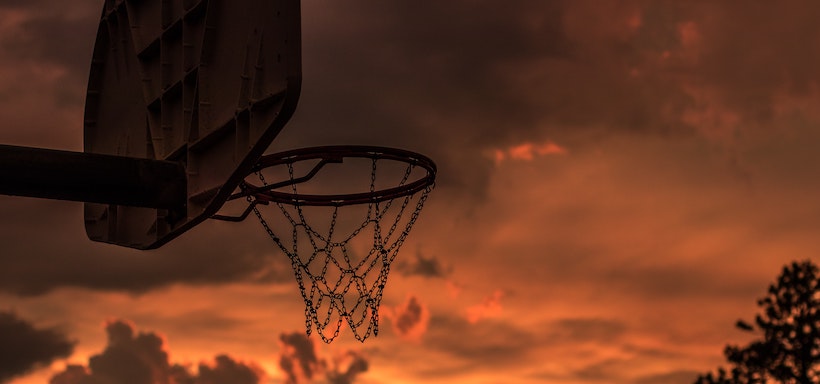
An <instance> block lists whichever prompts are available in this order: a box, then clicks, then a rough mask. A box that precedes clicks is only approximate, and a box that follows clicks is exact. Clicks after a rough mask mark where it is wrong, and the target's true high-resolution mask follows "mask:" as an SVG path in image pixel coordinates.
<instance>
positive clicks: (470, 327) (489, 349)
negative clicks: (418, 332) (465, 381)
mask: <svg viewBox="0 0 820 384" xmlns="http://www.w3.org/2000/svg"><path fill="white" fill-rule="evenodd" d="M539 340H540V338H539V337H538V333H537V332H536V330H534V329H524V328H521V327H517V326H515V325H512V324H509V323H506V322H500V321H494V320H486V321H482V322H478V323H475V324H471V323H469V322H468V321H467V320H466V319H464V318H461V317H453V316H443V315H434V316H432V317H431V318H430V326H429V331H428V337H426V338H425V343H426V344H427V345H429V346H430V347H431V348H433V349H435V350H440V351H443V352H445V353H448V354H450V355H453V356H457V357H458V358H460V359H463V360H465V361H466V363H465V366H464V367H463V370H464V371H470V370H471V369H477V368H480V367H484V366H498V365H507V364H516V363H518V364H521V363H526V361H527V357H528V356H530V354H531V353H532V352H533V351H534V348H535V347H536V346H537V345H538V343H539Z"/></svg>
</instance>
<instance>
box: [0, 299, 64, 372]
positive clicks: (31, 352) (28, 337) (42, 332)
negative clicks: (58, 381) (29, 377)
mask: <svg viewBox="0 0 820 384" xmlns="http://www.w3.org/2000/svg"><path fill="white" fill-rule="evenodd" d="M0 345H2V348H0V382H5V381H7V380H9V379H11V378H13V377H15V376H21V375H24V374H26V373H28V372H30V371H32V370H34V369H36V368H39V367H43V366H47V365H48V364H51V362H53V361H54V360H57V359H60V358H66V357H68V356H70V355H71V353H72V351H73V350H74V342H72V341H70V340H68V338H67V337H66V335H64V334H63V333H62V332H60V331H58V330H56V329H43V328H37V327H35V326H34V324H32V323H30V322H28V321H26V320H23V319H21V318H19V317H17V315H16V314H14V313H9V312H0Z"/></svg>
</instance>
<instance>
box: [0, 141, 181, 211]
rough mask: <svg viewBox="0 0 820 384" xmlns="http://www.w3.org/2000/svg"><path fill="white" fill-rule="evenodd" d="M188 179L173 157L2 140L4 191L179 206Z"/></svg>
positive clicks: (1, 181) (0, 161)
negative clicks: (104, 152)
mask: <svg viewBox="0 0 820 384" xmlns="http://www.w3.org/2000/svg"><path fill="white" fill-rule="evenodd" d="M186 180H187V179H186V176H185V167H184V166H183V165H182V164H180V163H175V162H171V161H163V160H149V159H138V158H131V157H123V156H111V155H101V154H95V153H82V152H70V151H58V150H52V149H42V148H29V147H17V146H11V145H0V194H3V195H14V196H29V197H41V198H46V199H56V200H73V201H85V202H89V203H102V204H117V205H126V206H135V207H148V208H166V209H181V208H183V207H184V206H185V202H186V199H187V197H186V193H187V181H186Z"/></svg>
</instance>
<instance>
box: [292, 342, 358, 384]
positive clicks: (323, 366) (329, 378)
mask: <svg viewBox="0 0 820 384" xmlns="http://www.w3.org/2000/svg"><path fill="white" fill-rule="evenodd" d="M280 341H281V349H282V351H281V354H280V356H279V368H281V369H282V371H283V372H284V373H285V376H286V381H285V382H286V383H287V384H303V383H314V382H324V383H330V384H352V383H354V382H356V378H357V377H359V376H360V375H361V374H363V373H365V372H367V370H368V369H369V367H370V363H369V362H368V360H367V359H366V358H365V357H364V356H363V355H362V354H361V353H359V352H356V351H352V350H348V351H345V352H343V353H341V354H339V355H337V357H336V358H334V359H331V360H330V361H328V360H327V359H325V358H322V357H319V355H318V353H317V347H316V344H315V343H314V341H313V339H310V338H309V337H307V335H305V334H304V333H303V332H293V333H284V334H282V335H281V336H280Z"/></svg>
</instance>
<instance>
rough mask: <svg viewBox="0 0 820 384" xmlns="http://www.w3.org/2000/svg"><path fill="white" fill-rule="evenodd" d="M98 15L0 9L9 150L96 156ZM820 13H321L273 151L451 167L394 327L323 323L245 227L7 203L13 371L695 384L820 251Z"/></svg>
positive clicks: (581, 6) (419, 239)
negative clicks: (117, 232)
mask: <svg viewBox="0 0 820 384" xmlns="http://www.w3.org/2000/svg"><path fill="white" fill-rule="evenodd" d="M102 5H103V1H101V0H74V1H71V2H66V1H62V0H26V1H18V0H0V121H2V122H3V123H2V125H0V143H4V144H10V145H20V146H30V147H40V148H54V149H63V150H73V151H81V150H82V146H83V144H82V129H83V128H82V127H83V108H84V103H85V91H86V82H87V79H88V72H89V70H88V68H89V66H90V61H91V53H92V49H93V44H94V39H95V36H96V28H97V25H98V22H99V15H100V10H101V8H102ZM818 16H820V5H818V4H817V3H816V2H813V1H809V0H805V1H797V0H790V1H782V2H778V3H777V5H773V4H772V3H770V2H763V1H750V2H729V1H727V2H717V1H687V2H682V1H672V0H668V1H664V0H651V1H650V0H645V1H644V0H619V1H615V0H510V1H505V2H498V1H484V0H451V1H446V2H443V1H442V2H427V3H424V4H421V3H419V2H417V1H408V0H394V1H386V2H372V1H363V0H346V1H344V2H342V1H335V2H331V1H315V0H305V1H303V2H302V47H303V48H302V49H303V50H302V55H303V56H302V64H303V84H302V93H301V98H300V101H299V106H298V108H297V111H296V113H295V115H294V116H293V118H292V120H291V121H290V123H289V124H288V125H287V126H286V127H285V129H284V130H283V132H282V133H281V134H280V136H279V137H278V138H277V140H276V141H275V142H274V143H273V145H272V146H271V148H270V152H275V151H282V150H287V149H293V148H298V147H304V146H316V145H329V144H370V145H381V146H389V147H398V148H404V149H408V150H413V151H417V152H420V153H423V154H426V155H428V156H429V157H431V158H433V159H434V160H435V161H436V163H437V165H438V177H437V183H436V188H435V190H434V191H433V193H432V194H431V195H430V198H429V200H428V201H427V204H426V206H425V208H424V210H423V211H422V213H421V216H420V218H419V220H418V222H417V223H416V226H415V228H414V229H413V231H412V233H411V234H410V236H409V237H408V239H407V241H406V243H405V244H404V246H403V248H402V252H401V253H400V254H399V256H398V258H397V260H396V261H395V266H394V268H393V269H392V271H391V274H390V276H389V280H388V284H387V286H386V288H385V291H384V298H383V301H382V307H381V311H380V315H381V327H380V328H381V332H380V334H379V336H378V337H372V338H370V339H368V340H367V341H366V342H365V343H359V342H358V341H356V340H355V339H354V338H353V335H352V334H351V333H350V332H349V331H343V332H342V333H341V335H340V336H339V338H338V339H337V340H336V341H334V342H333V343H332V344H330V345H326V344H324V343H322V342H321V341H320V340H318V338H317V337H315V335H314V336H313V337H310V338H307V337H306V336H305V329H304V303H303V302H302V299H301V297H300V295H299V291H298V287H297V285H296V282H295V280H294V278H293V275H292V272H291V271H290V262H289V261H288V259H287V257H285V256H284V255H283V254H282V253H280V252H278V251H277V249H276V247H275V245H274V244H272V243H271V242H270V240H269V239H268V238H267V237H266V234H265V232H264V230H263V229H262V228H261V227H260V226H259V224H258V223H256V222H253V221H252V220H248V221H246V222H243V223H239V224H233V223H224V222H215V221H207V222H205V223H203V224H201V225H199V226H197V227H196V228H194V229H192V230H190V231H189V232H187V233H185V234H184V235H182V236H181V237H179V238H178V239H176V240H174V241H173V242H171V243H169V244H167V245H165V246H164V247H162V248H160V249H157V250H153V251H147V252H143V251H136V250H131V249H124V248H119V247H115V246H111V245H106V244H100V243H94V242H91V241H89V240H88V239H87V237H86V235H85V231H84V228H83V219H82V215H83V213H82V212H83V211H82V210H83V208H82V204H81V203H77V202H65V201H49V200H42V199H32V198H23V197H9V196H0V217H2V218H3V219H2V220H0V244H2V247H0V252H1V253H0V340H3V342H2V343H3V345H4V346H6V347H4V348H3V350H2V351H0V361H2V362H0V381H5V382H9V383H12V384H34V383H46V382H49V380H51V381H52V382H53V383H55V384H87V383H95V384H96V383H103V384H107V383H151V384H153V383H163V384H164V383H239V384H244V383H248V384H255V383H264V384H269V383H314V382H315V383H361V384H371V383H372V384H375V383H399V384H401V383H478V384H481V383H522V384H528V383H555V384H581V383H616V384H619V383H623V384H650V383H651V384H683V383H691V382H693V381H694V379H695V378H696V377H697V375H698V374H699V373H705V372H707V371H709V370H712V369H714V368H716V367H717V366H718V365H719V364H721V362H722V361H723V360H722V355H721V354H722V350H723V347H724V346H725V345H726V344H727V343H740V344H742V343H745V342H747V341H748V340H749V336H748V334H745V333H742V332H740V331H737V330H735V329H734V328H733V325H734V324H735V322H736V321H737V320H738V319H739V318H744V319H751V318H753V317H754V315H755V313H756V312H757V307H756V305H755V303H756V300H757V299H758V298H760V297H762V296H763V295H764V294H765V292H766V288H767V286H768V284H769V283H771V282H773V281H774V279H775V277H776V276H777V274H778V272H779V270H780V268H781V267H782V266H783V265H784V264H786V263H789V262H791V261H793V260H805V259H808V260H817V256H816V252H817V250H818V249H820V237H818V236H816V233H817V232H818V230H820V219H818V217H820V200H818V199H817V198H816V197H817V196H818V192H820V177H819V176H820V169H819V168H818V167H817V164H818V163H819V162H820V151H817V150H816V147H817V143H820V108H818V107H816V106H817V105H818V103H820V72H818V71H817V68H820V53H818V52H820V50H817V49H816V48H817V47H819V46H820V26H818V25H817V23H816V20H817V19H818ZM10 345H11V346H14V347H13V348H11V347H8V346H10ZM118 375H119V376H118ZM106 380H107V381H106ZM112 380H113V381H112Z"/></svg>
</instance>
